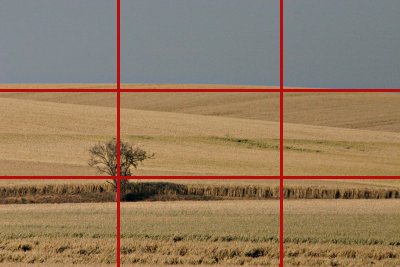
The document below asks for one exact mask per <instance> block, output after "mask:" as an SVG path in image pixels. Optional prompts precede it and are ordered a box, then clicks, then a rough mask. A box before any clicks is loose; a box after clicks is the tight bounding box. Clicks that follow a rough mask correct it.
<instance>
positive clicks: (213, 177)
mask: <svg viewBox="0 0 400 267" xmlns="http://www.w3.org/2000/svg"><path fill="white" fill-rule="evenodd" d="M117 178H118V177H116V176H86V175H82V176H67V175H63V176H49V175H45V176H27V175H16V176H0V180H12V179H26V180H40V179H43V180H61V179H65V180H83V179H91V180H107V179H117ZM119 178H121V179H124V178H127V179H142V180H152V179H158V180H203V179H204V180H218V179H220V180H240V179H243V180H275V179H276V180H279V179H280V176H265V175H264V176H261V175H234V176H229V175H218V176H217V175H198V176H193V175H191V176H187V175H178V176H162V175H148V176H121V177H119ZM283 179H285V180H337V179H341V180H346V179H349V180H351V179H400V176H399V175H385V176H368V175H355V176H334V175H329V176H328V175H324V176H305V175H284V176H283Z"/></svg>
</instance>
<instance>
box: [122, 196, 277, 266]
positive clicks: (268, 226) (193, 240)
mask: <svg viewBox="0 0 400 267" xmlns="http://www.w3.org/2000/svg"><path fill="white" fill-rule="evenodd" d="M121 216H122V217H121V223H122V224H121V227H122V229H121V234H122V241H121V244H122V262H123V263H125V264H131V263H140V264H149V265H153V266H154V265H160V264H161V265H163V264H167V263H169V264H174V265H175V264H191V265H193V264H205V265H211V264H213V265H214V264H219V265H226V266H236V265H260V264H263V265H267V266H270V265H272V266H276V264H277V263H278V261H279V240H278V236H279V202H278V201H276V200H275V201H274V200H270V201H258V200H257V201H254V200H253V201H250V200H247V201H246V200H240V201H207V202H204V201H201V202H199V201H195V202H193V201H185V202H145V203H122V206H121Z"/></svg>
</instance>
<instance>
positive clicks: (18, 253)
mask: <svg viewBox="0 0 400 267" xmlns="http://www.w3.org/2000/svg"><path fill="white" fill-rule="evenodd" d="M99 222H101V223H99ZM115 229H116V204H115V203H90V204H72V203H68V204H34V205H14V204H10V205H1V208H0V247H1V250H0V262H1V263H4V264H6V265H5V266H21V265H20V264H33V266H35V265H36V266H37V265H40V264H48V265H49V266H65V265H68V264H81V265H86V266H102V265H109V266H115V262H116V260H115V259H116V230H115ZM111 264H113V265H111ZM22 266H24V265H22Z"/></svg>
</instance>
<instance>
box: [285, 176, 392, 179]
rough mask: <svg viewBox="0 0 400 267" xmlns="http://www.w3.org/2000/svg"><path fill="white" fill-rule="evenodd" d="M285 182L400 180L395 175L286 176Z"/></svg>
mask: <svg viewBox="0 0 400 267" xmlns="http://www.w3.org/2000/svg"><path fill="white" fill-rule="evenodd" d="M284 179H286V180H337V179H340V180H346V179H348V180H352V179H366V180H370V179H400V176H398V175H397V176H396V175H384V176H372V175H371V176H370V175H363V176H361V175H353V176H333V175H329V176H327V175H323V176H303V175H301V176H300V175H286V176H284Z"/></svg>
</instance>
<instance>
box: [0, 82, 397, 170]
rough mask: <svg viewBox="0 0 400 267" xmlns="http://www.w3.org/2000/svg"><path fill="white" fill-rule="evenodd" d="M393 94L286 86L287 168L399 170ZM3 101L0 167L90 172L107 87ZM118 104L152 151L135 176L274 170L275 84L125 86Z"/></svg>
mask: <svg viewBox="0 0 400 267" xmlns="http://www.w3.org/2000/svg"><path fill="white" fill-rule="evenodd" d="M98 86H99V87H102V86H100V85H98ZM143 86H144V85H137V87H138V88H141V87H143ZM159 86H161V85H159ZM164 86H166V87H170V86H168V85H163V86H161V87H162V88H163V87H164ZM50 87H51V86H50ZM75 87H78V86H77V85H75ZM86 87H88V86H86ZM92 87H96V86H94V85H92ZM103 87H104V86H103ZM128 87H131V88H135V86H133V85H131V86H128ZM192 87H200V86H195V85H192ZM206 87H207V86H205V88H206ZM181 88H186V87H185V86H181ZM188 88H190V86H189V87H188ZM399 103H400V96H399V95H398V94H390V93H344V94H338V93H292V94H285V106H284V116H285V125H284V130H285V131H284V136H285V147H284V148H285V153H284V156H285V161H284V163H285V174H287V175H397V174H399V173H400V166H399V164H398V162H399V161H400V154H399V152H398V151H400V134H399V132H398V130H399V129H400V116H398V115H399V114H400V105H399ZM0 104H1V105H0V111H1V113H0V114H1V120H0V124H1V127H0V129H1V130H0V135H1V137H2V139H1V142H0V151H2V153H1V154H0V167H1V168H0V174H1V175H17V174H19V175H53V174H54V175H92V174H96V173H95V172H94V171H93V170H92V169H90V168H89V167H88V166H87V160H88V153H87V149H88V148H89V147H90V146H91V145H92V144H94V143H96V142H98V141H103V140H107V139H109V138H112V137H115V135H116V112H115V104H116V96H115V94H113V93H1V94H0ZM121 107H122V110H121V134H122V137H123V138H124V139H125V140H128V141H130V142H132V143H136V144H138V145H140V146H142V147H143V148H144V149H146V150H149V151H151V152H154V153H155V154H156V157H155V158H154V159H153V160H149V161H147V162H145V164H144V166H142V168H140V170H138V171H137V174H139V175H278V174H279V94H277V93H228V94H226V93H123V94H122V96H121ZM21 166H24V167H21Z"/></svg>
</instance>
